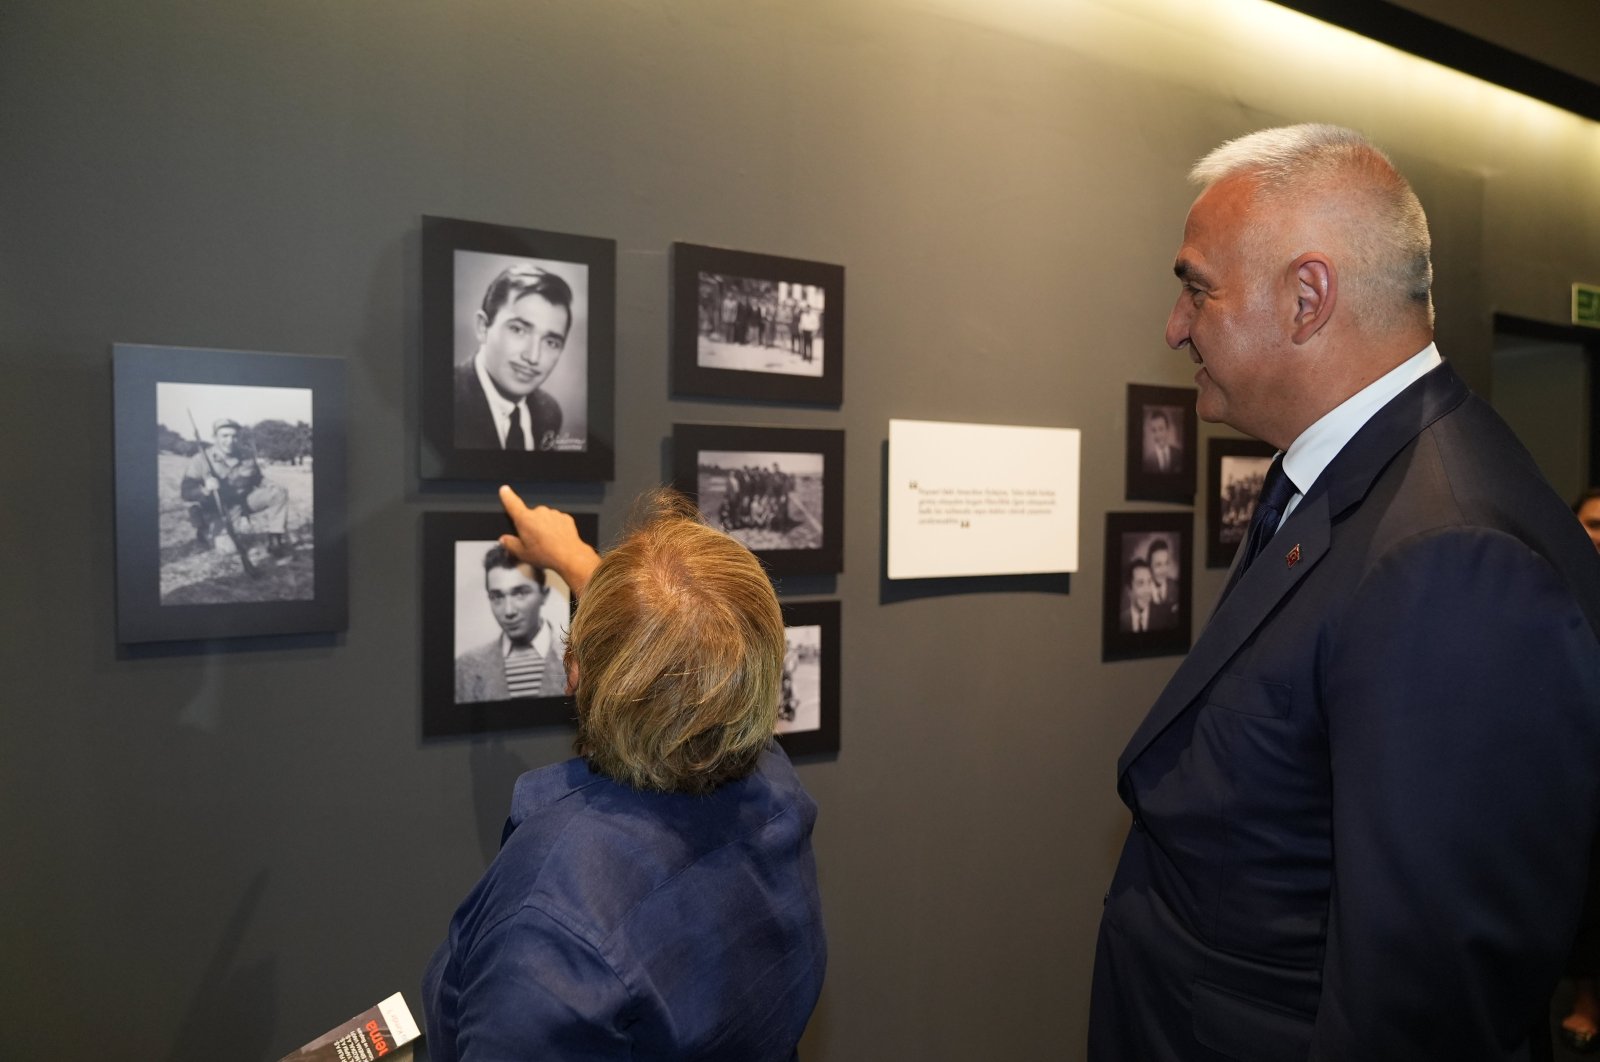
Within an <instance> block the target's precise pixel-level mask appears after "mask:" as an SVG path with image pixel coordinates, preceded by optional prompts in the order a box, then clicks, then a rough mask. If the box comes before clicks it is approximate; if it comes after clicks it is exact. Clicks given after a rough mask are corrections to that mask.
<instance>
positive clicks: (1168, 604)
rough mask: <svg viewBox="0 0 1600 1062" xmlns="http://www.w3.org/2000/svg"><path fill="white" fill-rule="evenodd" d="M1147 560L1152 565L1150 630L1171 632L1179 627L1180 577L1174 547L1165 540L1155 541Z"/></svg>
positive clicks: (1157, 539) (1146, 556) (1151, 545)
mask: <svg viewBox="0 0 1600 1062" xmlns="http://www.w3.org/2000/svg"><path fill="white" fill-rule="evenodd" d="M1145 560H1146V562H1148V564H1149V565H1150V579H1151V585H1150V613H1151V619H1150V629H1151V630H1153V631H1165V630H1170V629H1172V628H1173V627H1176V626H1177V625H1178V577H1177V572H1176V570H1175V567H1174V564H1173V560H1172V545H1171V544H1170V543H1169V542H1168V541H1167V540H1166V539H1164V538H1156V539H1153V540H1152V541H1151V543H1150V549H1149V551H1148V552H1147V553H1146V554H1145Z"/></svg>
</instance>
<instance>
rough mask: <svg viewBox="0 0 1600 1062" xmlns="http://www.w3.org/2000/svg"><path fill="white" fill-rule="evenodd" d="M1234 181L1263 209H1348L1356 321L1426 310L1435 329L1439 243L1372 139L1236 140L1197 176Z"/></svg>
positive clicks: (1338, 135) (1206, 183)
mask: <svg viewBox="0 0 1600 1062" xmlns="http://www.w3.org/2000/svg"><path fill="white" fill-rule="evenodd" d="M1233 177H1247V178H1249V179H1250V180H1251V181H1252V182H1253V183H1254V186H1255V196H1256V203H1257V204H1258V205H1261V206H1268V207H1273V208H1278V209H1289V210H1312V209H1316V208H1318V207H1320V206H1322V205H1323V204H1325V203H1329V202H1331V203H1332V204H1334V207H1335V209H1338V210H1339V211H1340V222H1341V225H1342V227H1343V231H1344V235H1345V238H1346V240H1347V241H1348V246H1347V248H1346V250H1347V251H1348V252H1349V260H1348V261H1345V262H1341V263H1338V264H1339V265H1340V266H1341V267H1342V270H1341V279H1342V282H1343V284H1344V287H1345V290H1347V291H1349V292H1350V293H1351V294H1352V295H1355V296H1356V298H1355V300H1354V301H1355V309H1356V312H1357V314H1358V315H1360V316H1362V317H1363V318H1366V319H1368V320H1374V322H1375V323H1378V322H1382V321H1385V320H1388V319H1391V318H1394V317H1398V316H1400V315H1401V314H1403V313H1404V312H1405V310H1406V308H1407V307H1409V309H1410V311H1411V312H1415V311H1416V310H1417V309H1419V308H1422V309H1425V310H1426V312H1427V315H1428V323H1429V324H1430V325H1432V323H1433V295H1432V289H1433V262H1432V258H1431V249H1432V240H1431V238H1430V237H1429V235H1428V218H1427V215H1426V214H1424V213H1423V211H1422V204H1421V203H1420V202H1418V200H1417V196H1416V193H1415V192H1413V191H1412V190H1411V185H1410V184H1409V183H1407V181H1406V179H1405V178H1404V177H1403V176H1401V174H1400V171H1399V170H1397V169H1396V168H1395V165H1394V163H1393V162H1391V161H1390V160H1389V157H1388V156H1387V155H1385V154H1384V153H1383V152H1382V151H1379V150H1378V149H1377V148H1376V147H1374V146H1373V145H1372V143H1371V142H1370V141H1369V140H1367V138H1366V137H1364V136H1362V135H1361V134H1360V133H1358V132H1356V131H1355V130H1353V129H1345V128H1342V127H1340V126H1337V125H1289V126H1282V127H1279V128H1276V129H1262V130H1260V131H1258V132H1254V133H1251V134H1249V135H1248V136H1242V137H1239V138H1238V139H1237V140H1230V141H1228V142H1227V143H1225V144H1223V145H1222V146H1221V147H1219V148H1217V149H1215V150H1214V151H1212V152H1211V153H1210V154H1208V155H1206V156H1205V157H1204V158H1202V159H1201V160H1200V161H1199V162H1197V163H1195V165H1194V168H1193V169H1192V170H1190V171H1189V179H1190V180H1191V181H1193V182H1195V183H1196V184H1199V185H1201V186H1203V187H1205V188H1210V187H1211V186H1212V185H1214V184H1216V183H1218V182H1219V181H1224V180H1227V179H1229V178H1233Z"/></svg>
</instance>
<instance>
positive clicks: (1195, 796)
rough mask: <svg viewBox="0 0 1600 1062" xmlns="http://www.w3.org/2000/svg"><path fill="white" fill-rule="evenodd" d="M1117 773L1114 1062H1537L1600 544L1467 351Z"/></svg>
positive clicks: (1227, 630)
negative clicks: (1469, 377) (1488, 395)
mask: <svg viewBox="0 0 1600 1062" xmlns="http://www.w3.org/2000/svg"><path fill="white" fill-rule="evenodd" d="M1117 773H1118V789H1119V792H1120V794H1121V796H1122V799H1123V801H1124V802H1125V803H1126V804H1127V805H1128V807H1129V809H1130V810H1131V811H1132V812H1133V816H1134V818H1133V828H1132V830H1131V831H1130V832H1129V834H1128V837H1127V840H1126V842H1125V843H1124V846H1123V851H1122V858H1121V860H1120V862H1119V864H1118V866H1117V870H1116V875H1115V878H1114V880H1113V882H1112V886H1111V891H1110V892H1109V893H1108V894H1107V896H1106V904H1105V910H1104V914H1103V917H1102V919H1101V927H1100V937H1099V943H1098V947H1097V950H1096V955H1095V970H1094V983H1093V990H1092V1003H1091V1017H1090V1032H1089V1041H1090V1045H1089V1046H1090V1050H1089V1057H1090V1058H1091V1059H1093V1060H1096V1062H1112V1060H1126V1062H1163V1060H1174V1062H1178V1060H1181V1062H1195V1060H1207V1059H1223V1058H1226V1059H1236V1060H1244V1062H1252V1060H1259V1062H1285V1060H1290V1059H1293V1060H1299V1059H1318V1060H1323V1062H1354V1060H1383V1059H1394V1060H1406V1062H1415V1060H1422V1059H1451V1060H1458V1059H1460V1060H1465V1059H1522V1058H1526V1057H1528V1056H1527V1051H1528V1045H1527V1037H1528V1033H1529V1030H1530V1029H1531V1028H1533V1024H1534V1022H1536V1021H1542V1020H1547V1019H1546V1017H1545V1015H1546V1014H1547V1007H1548V1000H1549V997H1550V992H1551V989H1552V987H1553V986H1554V984H1555V981H1556V979H1557V977H1558V976H1559V974H1560V970H1561V966H1562V961H1563V959H1564V958H1565V956H1566V954H1567V950H1568V948H1569V946H1570V945H1571V943H1572V933H1573V929H1574V927H1575V925H1576V923H1577V918H1578V912H1579V908H1580V904H1581V901H1582V898H1583V893H1584V882H1585V877H1586V872H1587V869H1588V853H1589V850H1590V845H1591V842H1592V840H1593V839H1594V837H1595V830H1596V825H1597V820H1600V812H1597V809H1600V557H1597V556H1596V554H1595V550H1594V547H1593V546H1592V545H1591V544H1590V543H1589V541H1588V539H1587V538H1586V537H1585V536H1584V534H1583V533H1582V531H1581V529H1580V528H1579V527H1578V526H1577V522H1576V521H1575V520H1574V519H1573V518H1572V513H1571V512H1570V511H1569V510H1568V509H1567V507H1566V506H1565V505H1564V504H1562V502H1561V499H1559V498H1557V497H1556V496H1555V494H1554V493H1553V492H1552V491H1551V490H1550V488H1549V487H1548V486H1547V485H1546V484H1545V482H1544V480H1543V479H1542V478H1541V477H1540V475H1539V473H1538V471H1537V470H1536V469H1535V467H1534V465H1533V462H1532V460H1531V459H1530V458H1529V457H1528V455H1527V453H1526V451H1525V450H1523V448H1522V446H1521V445H1520V444H1519V443H1518V442H1517V440H1516V439H1515V437H1514V436H1513V435H1512V433H1511V431H1510V429H1508V428H1507V427H1506V426H1505V424H1504V423H1503V422H1502V421H1501V420H1500V419H1499V417H1497V416H1496V415H1495V414H1494V413H1493V412H1492V411H1491V410H1490V409H1489V408H1488V406H1487V405H1486V404H1485V403H1483V402H1482V401H1481V400H1480V399H1478V398H1477V397H1475V396H1473V395H1471V394H1470V392H1469V391H1468V390H1467V388H1466V386H1465V385H1464V384H1463V383H1462V382H1461V380H1460V378H1459V377H1457V376H1456V374H1455V372H1454V371H1453V370H1452V369H1451V368H1450V367H1449V366H1448V365H1445V366H1440V367H1439V368H1437V369H1435V370H1434V371H1432V372H1430V373H1429V374H1428V375H1427V376H1425V377H1424V378H1423V379H1421V380H1419V381H1417V382H1416V383H1415V384H1413V385H1412V386H1411V387H1409V388H1408V389H1406V390H1405V391H1404V392H1403V393H1401V394H1400V395H1399V396H1398V397H1396V398H1395V399H1394V401H1392V402H1391V403H1390V404H1389V405H1388V406H1386V407H1384V408H1383V409H1382V410H1380V411H1379V412H1378V413H1377V415H1376V416H1374V417H1373V418H1372V420H1371V421H1369V422H1368V423H1367V424H1366V426H1365V427H1363V428H1362V429H1361V431H1360V432H1358V433H1357V434H1356V436H1355V437H1354V438H1353V439H1352V440H1351V441H1350V443H1349V444H1348V445H1347V446H1346V447H1345V448H1344V450H1343V451H1341V452H1340V454H1339V455H1338V456H1337V457H1336V458H1335V459H1334V461H1333V462H1332V463H1331V464H1330V465H1329V466H1328V468H1327V469H1326V470H1325V471H1324V473H1323V475H1322V476H1321V478H1320V479H1318V481H1317V482H1316V483H1315V484H1313V485H1311V487H1310V489H1309V490H1308V491H1307V492H1306V494H1305V497H1304V498H1303V499H1302V500H1301V503H1300V505H1299V506H1298V507H1297V508H1296V509H1295V511H1294V512H1293V513H1292V514H1291V515H1290V517H1289V519H1288V520H1287V521H1285V522H1284V524H1283V526H1282V527H1281V528H1280V529H1279V531H1278V533H1277V535H1276V537H1275V538H1274V539H1273V540H1272V541H1271V542H1270V543H1269V545H1268V547H1267V550H1266V552H1264V553H1263V554H1261V556H1260V557H1259V558H1258V559H1257V560H1256V561H1255V563H1254V564H1252V565H1251V566H1250V567H1249V568H1248V569H1246V571H1245V573H1244V575H1243V576H1242V577H1241V579H1240V580H1239V582H1238V583H1237V585H1236V586H1235V587H1234V588H1233V590H1232V591H1231V592H1230V593H1229V594H1228V595H1227V596H1226V597H1225V598H1224V599H1223V600H1222V602H1221V603H1220V604H1219V605H1218V606H1217V609H1216V612H1215V613H1214V615H1213V616H1212V617H1211V620H1210V622H1209V623H1208V624H1207V625H1206V627H1205V629H1204V630H1203V631H1202V632H1201V634H1200V637H1199V639H1198V640H1197V641H1196V643H1195V646H1194V648H1193V650H1192V651H1191V652H1190V653H1189V655H1188V657H1187V658H1186V659H1185V660H1184V661H1183V663H1182V664H1181V665H1180V666H1179V668H1178V670H1177V673H1176V674H1175V675H1174V676H1173V678H1172V681H1171V682H1170V683H1169V684H1168V686H1167V688H1166V690H1165V691H1164V692H1163V693H1162V694H1161V696H1160V697H1159V698H1158V699H1157V701H1156V703H1155V705H1154V707H1152V709H1151V710H1150V714H1149V716H1148V717H1147V718H1146V719H1145V720H1144V722H1143V723H1142V724H1141V725H1140V726H1139V728H1138V730H1137V731H1136V732H1135V733H1134V735H1133V739H1132V740H1131V741H1130V742H1129V744H1128V747H1127V749H1126V751H1125V752H1124V753H1123V754H1122V757H1121V759H1120V761H1119V762H1118V765H1117Z"/></svg>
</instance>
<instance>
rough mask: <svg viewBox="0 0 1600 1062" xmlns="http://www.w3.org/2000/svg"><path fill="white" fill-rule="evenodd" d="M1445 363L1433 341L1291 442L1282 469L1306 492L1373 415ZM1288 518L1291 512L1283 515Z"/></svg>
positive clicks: (1298, 490)
mask: <svg viewBox="0 0 1600 1062" xmlns="http://www.w3.org/2000/svg"><path fill="white" fill-rule="evenodd" d="M1443 362H1444V359H1443V358H1442V357H1440V356H1439V348H1438V347H1437V346H1435V345H1434V344H1432V343H1429V344H1428V345H1427V346H1425V347H1423V348H1422V349H1421V350H1420V351H1418V352H1417V353H1416V354H1413V355H1412V356H1411V357H1409V358H1407V359H1406V360H1405V361H1403V362H1401V363H1400V364H1399V365H1396V366H1395V367H1394V368H1392V369H1390V370H1389V371H1388V372H1386V373H1384V374H1383V375H1382V376H1380V377H1378V378H1377V379H1376V380H1374V381H1372V382H1371V383H1369V384H1368V385H1367V386H1365V387H1363V388H1362V389H1361V390H1359V391H1357V392H1356V393H1355V394H1353V395H1351V396H1350V397H1349V398H1347V399H1345V400H1344V401H1343V402H1341V403H1339V404H1338V405H1337V406H1334V407H1333V408H1332V409H1331V410H1329V411H1328V412H1327V413H1325V414H1324V415H1323V416H1322V418H1321V419H1320V420H1318V421H1317V422H1316V423H1315V424H1313V425H1311V427H1309V428H1307V429H1306V430H1305V431H1303V432H1301V433H1300V437H1299V438H1297V439H1295V441H1294V442H1292V443H1290V444H1289V449H1288V451H1287V452H1286V453H1285V454H1284V455H1283V471H1284V473H1285V474H1286V475H1287V476H1288V477H1289V479H1290V481H1291V482H1293V483H1294V486H1295V491H1296V492H1297V493H1298V494H1304V493H1305V492H1306V491H1307V490H1309V489H1311V485H1312V484H1313V483H1315V482H1316V481H1317V477H1318V476H1320V475H1322V470H1323V469H1325V468H1327V467H1328V465H1329V464H1330V463H1332V461H1333V459H1334V458H1335V457H1338V456H1339V451H1340V450H1343V449H1344V447H1345V444H1346V443H1348V442H1349V441H1350V440H1351V439H1353V438H1354V437H1355V434H1356V432H1358V431H1360V430H1361V429H1362V427H1363V426H1364V425H1365V424H1366V423H1367V421H1369V420H1371V419H1372V415H1373V414H1374V413H1376V412H1378V410H1380V409H1382V408H1383V407H1384V406H1386V405H1388V404H1389V403H1390V402H1392V401H1394V399H1395V396H1397V395H1398V394H1399V393H1400V392H1401V391H1404V390H1405V389H1406V388H1407V387H1410V386H1411V385H1412V384H1414V383H1416V382H1417V381H1418V380H1420V379H1422V377H1424V376H1426V375H1427V374H1428V373H1429V372H1431V371H1432V370H1433V369H1434V368H1436V367H1437V366H1439V365H1440V364H1442V363H1443ZM1284 517H1285V519H1287V518H1288V513H1285V514H1284Z"/></svg>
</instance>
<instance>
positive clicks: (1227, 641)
mask: <svg viewBox="0 0 1600 1062" xmlns="http://www.w3.org/2000/svg"><path fill="white" fill-rule="evenodd" d="M1329 539H1330V529H1329V520H1328V499H1327V495H1326V494H1323V495H1320V496H1318V497H1316V498H1312V497H1309V496H1308V497H1307V498H1306V499H1305V500H1304V501H1303V502H1301V504H1300V505H1298V506H1296V508H1295V511H1294V512H1293V513H1291V514H1290V516H1289V519H1288V520H1287V521H1286V522H1285V523H1284V525H1283V526H1282V527H1281V528H1279V529H1278V533H1277V534H1276V535H1274V536H1273V537H1272V541H1270V542H1268V543H1267V548H1266V549H1265V550H1264V551H1263V552H1262V554H1261V556H1259V557H1257V558H1256V560H1255V563H1253V564H1251V565H1250V567H1249V568H1247V569H1245V572H1244V574H1243V575H1242V576H1240V577H1239V582H1238V585H1236V586H1235V587H1234V588H1233V590H1232V592H1230V593H1229V594H1228V596H1227V597H1225V598H1224V599H1223V600H1222V602H1221V603H1220V604H1218V606H1217V610H1216V612H1214V613H1213V614H1212V616H1211V619H1210V620H1209V621H1208V622H1207V623H1206V625H1205V628H1204V629H1203V630H1201V632H1200V638H1199V640H1198V641H1196V642H1195V644H1194V648H1193V649H1191V650H1189V655H1188V656H1186V657H1184V658H1183V663H1181V664H1179V665H1178V671H1177V674H1175V675H1173V676H1172V681H1171V682H1168V683H1167V688H1166V689H1164V690H1162V691H1161V696H1160V697H1158V698H1157V699H1156V703H1155V705H1154V706H1153V707H1151V709H1150V714H1149V715H1147V716H1145V719H1144V722H1143V723H1141V724H1140V725H1139V729H1138V730H1136V731H1135V732H1134V735H1133V740H1131V741H1129V742H1128V747H1127V748H1126V749H1125V750H1124V751H1123V753H1122V758H1121V759H1120V760H1118V761H1117V774H1118V776H1119V777H1120V776H1121V775H1122V773H1123V772H1124V771H1126V770H1127V769H1128V765H1129V764H1130V763H1132V762H1133V761H1134V760H1135V759H1136V758H1137V757H1138V755H1139V753H1141V752H1143V751H1144V750H1145V747H1146V746H1148V745H1149V744H1150V742H1152V741H1154V740H1155V739H1156V736H1157V735H1158V734H1160V733H1161V732H1162V731H1163V730H1165V729H1166V728H1167V727H1168V726H1169V725H1170V724H1171V723H1172V721H1173V720H1174V719H1176V718H1177V717H1178V715H1179V713H1181V712H1182V711H1183V709H1184V708H1186V707H1188V705H1189V704H1190V702H1192V701H1193V700H1194V699H1195V697H1196V696H1198V695H1199V693H1200V691H1201V690H1203V689H1205V687H1206V686H1207V684H1209V683H1210V682H1211V680H1212V679H1213V678H1214V677H1215V676H1216V674H1217V672H1218V671H1220V670H1222V667H1223V665H1224V664H1226V663H1227V662H1228V661H1229V660H1230V659H1232V658H1233V654H1234V653H1236V652H1238V651H1239V647H1240V646H1242V645H1243V644H1244V643H1245V641H1246V640H1247V639H1248V638H1249V637H1250V635H1252V634H1254V633H1255V630H1256V628H1257V627H1259V626H1261V622H1262V621H1263V620H1265V619H1266V618H1267V616H1268V615H1269V614H1271V612H1272V610H1273V608H1275V607H1276V606H1277V604H1278V602H1279V601H1282V600H1283V599H1284V597H1286V596H1287V595H1288V593H1289V591H1291V590H1293V589H1294V587H1295V586H1296V584H1298V583H1299V582H1300V580H1301V579H1303V578H1305V576H1306V573H1307V572H1309V571H1310V570H1311V569H1312V568H1315V567H1316V566H1317V562H1318V561H1320V560H1322V558H1323V556H1324V555H1325V554H1326V553H1327V552H1328V542H1329ZM1293 549H1298V550H1299V553H1298V555H1296V557H1295V561H1294V563H1293V564H1291V563H1289V560H1288V554H1289V553H1290V552H1291V551H1292V550H1293Z"/></svg>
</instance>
